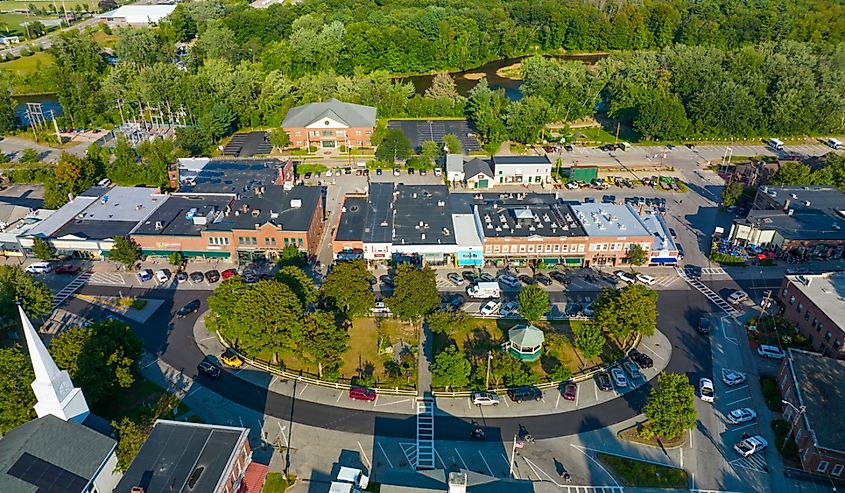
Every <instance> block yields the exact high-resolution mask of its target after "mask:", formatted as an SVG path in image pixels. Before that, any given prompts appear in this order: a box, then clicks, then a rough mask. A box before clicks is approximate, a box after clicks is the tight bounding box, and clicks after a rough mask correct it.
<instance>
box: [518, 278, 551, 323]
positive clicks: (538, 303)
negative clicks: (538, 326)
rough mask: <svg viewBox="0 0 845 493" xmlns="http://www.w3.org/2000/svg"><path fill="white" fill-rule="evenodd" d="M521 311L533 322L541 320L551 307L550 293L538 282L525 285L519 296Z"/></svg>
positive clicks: (526, 318)
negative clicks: (537, 283)
mask: <svg viewBox="0 0 845 493" xmlns="http://www.w3.org/2000/svg"><path fill="white" fill-rule="evenodd" d="M517 301H518V302H519V313H520V314H522V316H523V317H525V320H528V321H529V322H531V323H534V322H536V321H538V320H540V319H541V318H542V317H543V315H545V314H546V313H547V312H548V311H549V309H550V308H551V303H550V302H549V293H548V291H546V290H544V289H543V288H541V287H540V286H538V285H536V284H531V285H529V286H525V287H524V288H522V290H521V291H520V292H519V296H518V297H517Z"/></svg>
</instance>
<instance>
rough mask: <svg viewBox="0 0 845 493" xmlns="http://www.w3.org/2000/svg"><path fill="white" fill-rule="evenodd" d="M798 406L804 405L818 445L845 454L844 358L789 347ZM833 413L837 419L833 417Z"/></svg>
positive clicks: (805, 416) (805, 414)
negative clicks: (842, 359)
mask: <svg viewBox="0 0 845 493" xmlns="http://www.w3.org/2000/svg"><path fill="white" fill-rule="evenodd" d="M788 363H789V365H790V366H791V367H792V374H793V376H794V382H793V383H794V384H795V387H796V389H797V390H798V394H799V402H798V403H797V404H798V406H801V405H803V406H805V408H806V412H805V413H804V418H805V420H806V422H808V423H809V424H810V427H811V428H812V430H813V431H814V433H813V435H814V437H815V439H816V441H817V442H818V445H819V446H820V447H823V448H827V449H832V450H836V451H839V452H840V453H845V445H843V444H845V422H843V421H842V419H841V417H842V416H843V415H845V386H843V385H842V382H843V381H845V361H840V360H837V359H834V358H829V357H827V356H822V355H820V354H816V353H810V352H807V351H800V350H795V349H789V355H788ZM837 416H838V417H839V418H837Z"/></svg>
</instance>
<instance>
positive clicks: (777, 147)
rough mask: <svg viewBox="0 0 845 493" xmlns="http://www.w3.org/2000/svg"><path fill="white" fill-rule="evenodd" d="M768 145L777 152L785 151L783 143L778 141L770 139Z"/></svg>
mask: <svg viewBox="0 0 845 493" xmlns="http://www.w3.org/2000/svg"><path fill="white" fill-rule="evenodd" d="M768 144H769V147H771V148H772V149H774V150H776V151H782V150H783V142H781V141H780V140H778V139H769V141H768Z"/></svg>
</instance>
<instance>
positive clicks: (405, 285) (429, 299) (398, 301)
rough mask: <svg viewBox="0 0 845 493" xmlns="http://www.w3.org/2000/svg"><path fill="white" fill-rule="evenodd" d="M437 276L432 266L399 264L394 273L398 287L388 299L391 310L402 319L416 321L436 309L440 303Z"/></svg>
mask: <svg viewBox="0 0 845 493" xmlns="http://www.w3.org/2000/svg"><path fill="white" fill-rule="evenodd" d="M436 277H437V275H436V273H435V272H434V271H433V270H432V269H431V267H425V268H423V269H417V268H416V267H413V266H411V265H407V264H403V265H400V266H398V267H397V268H396V274H395V275H394V282H395V283H396V287H395V288H394V290H393V295H392V296H390V297H389V298H387V300H386V303H387V306H388V307H389V308H390V311H392V312H393V314H394V315H396V316H397V317H399V318H400V319H402V320H407V321H415V320H418V319H420V318H421V317H423V316H425V315H428V314H429V313H431V312H433V311H434V310H436V309H437V307H438V306H439V305H440V293H439V292H438V291H437V279H436Z"/></svg>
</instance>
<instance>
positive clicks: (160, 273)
mask: <svg viewBox="0 0 845 493" xmlns="http://www.w3.org/2000/svg"><path fill="white" fill-rule="evenodd" d="M169 281H170V271H169V270H167V269H159V270H157V271H156V282H157V283H159V284H166V283H167V282H169Z"/></svg>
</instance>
